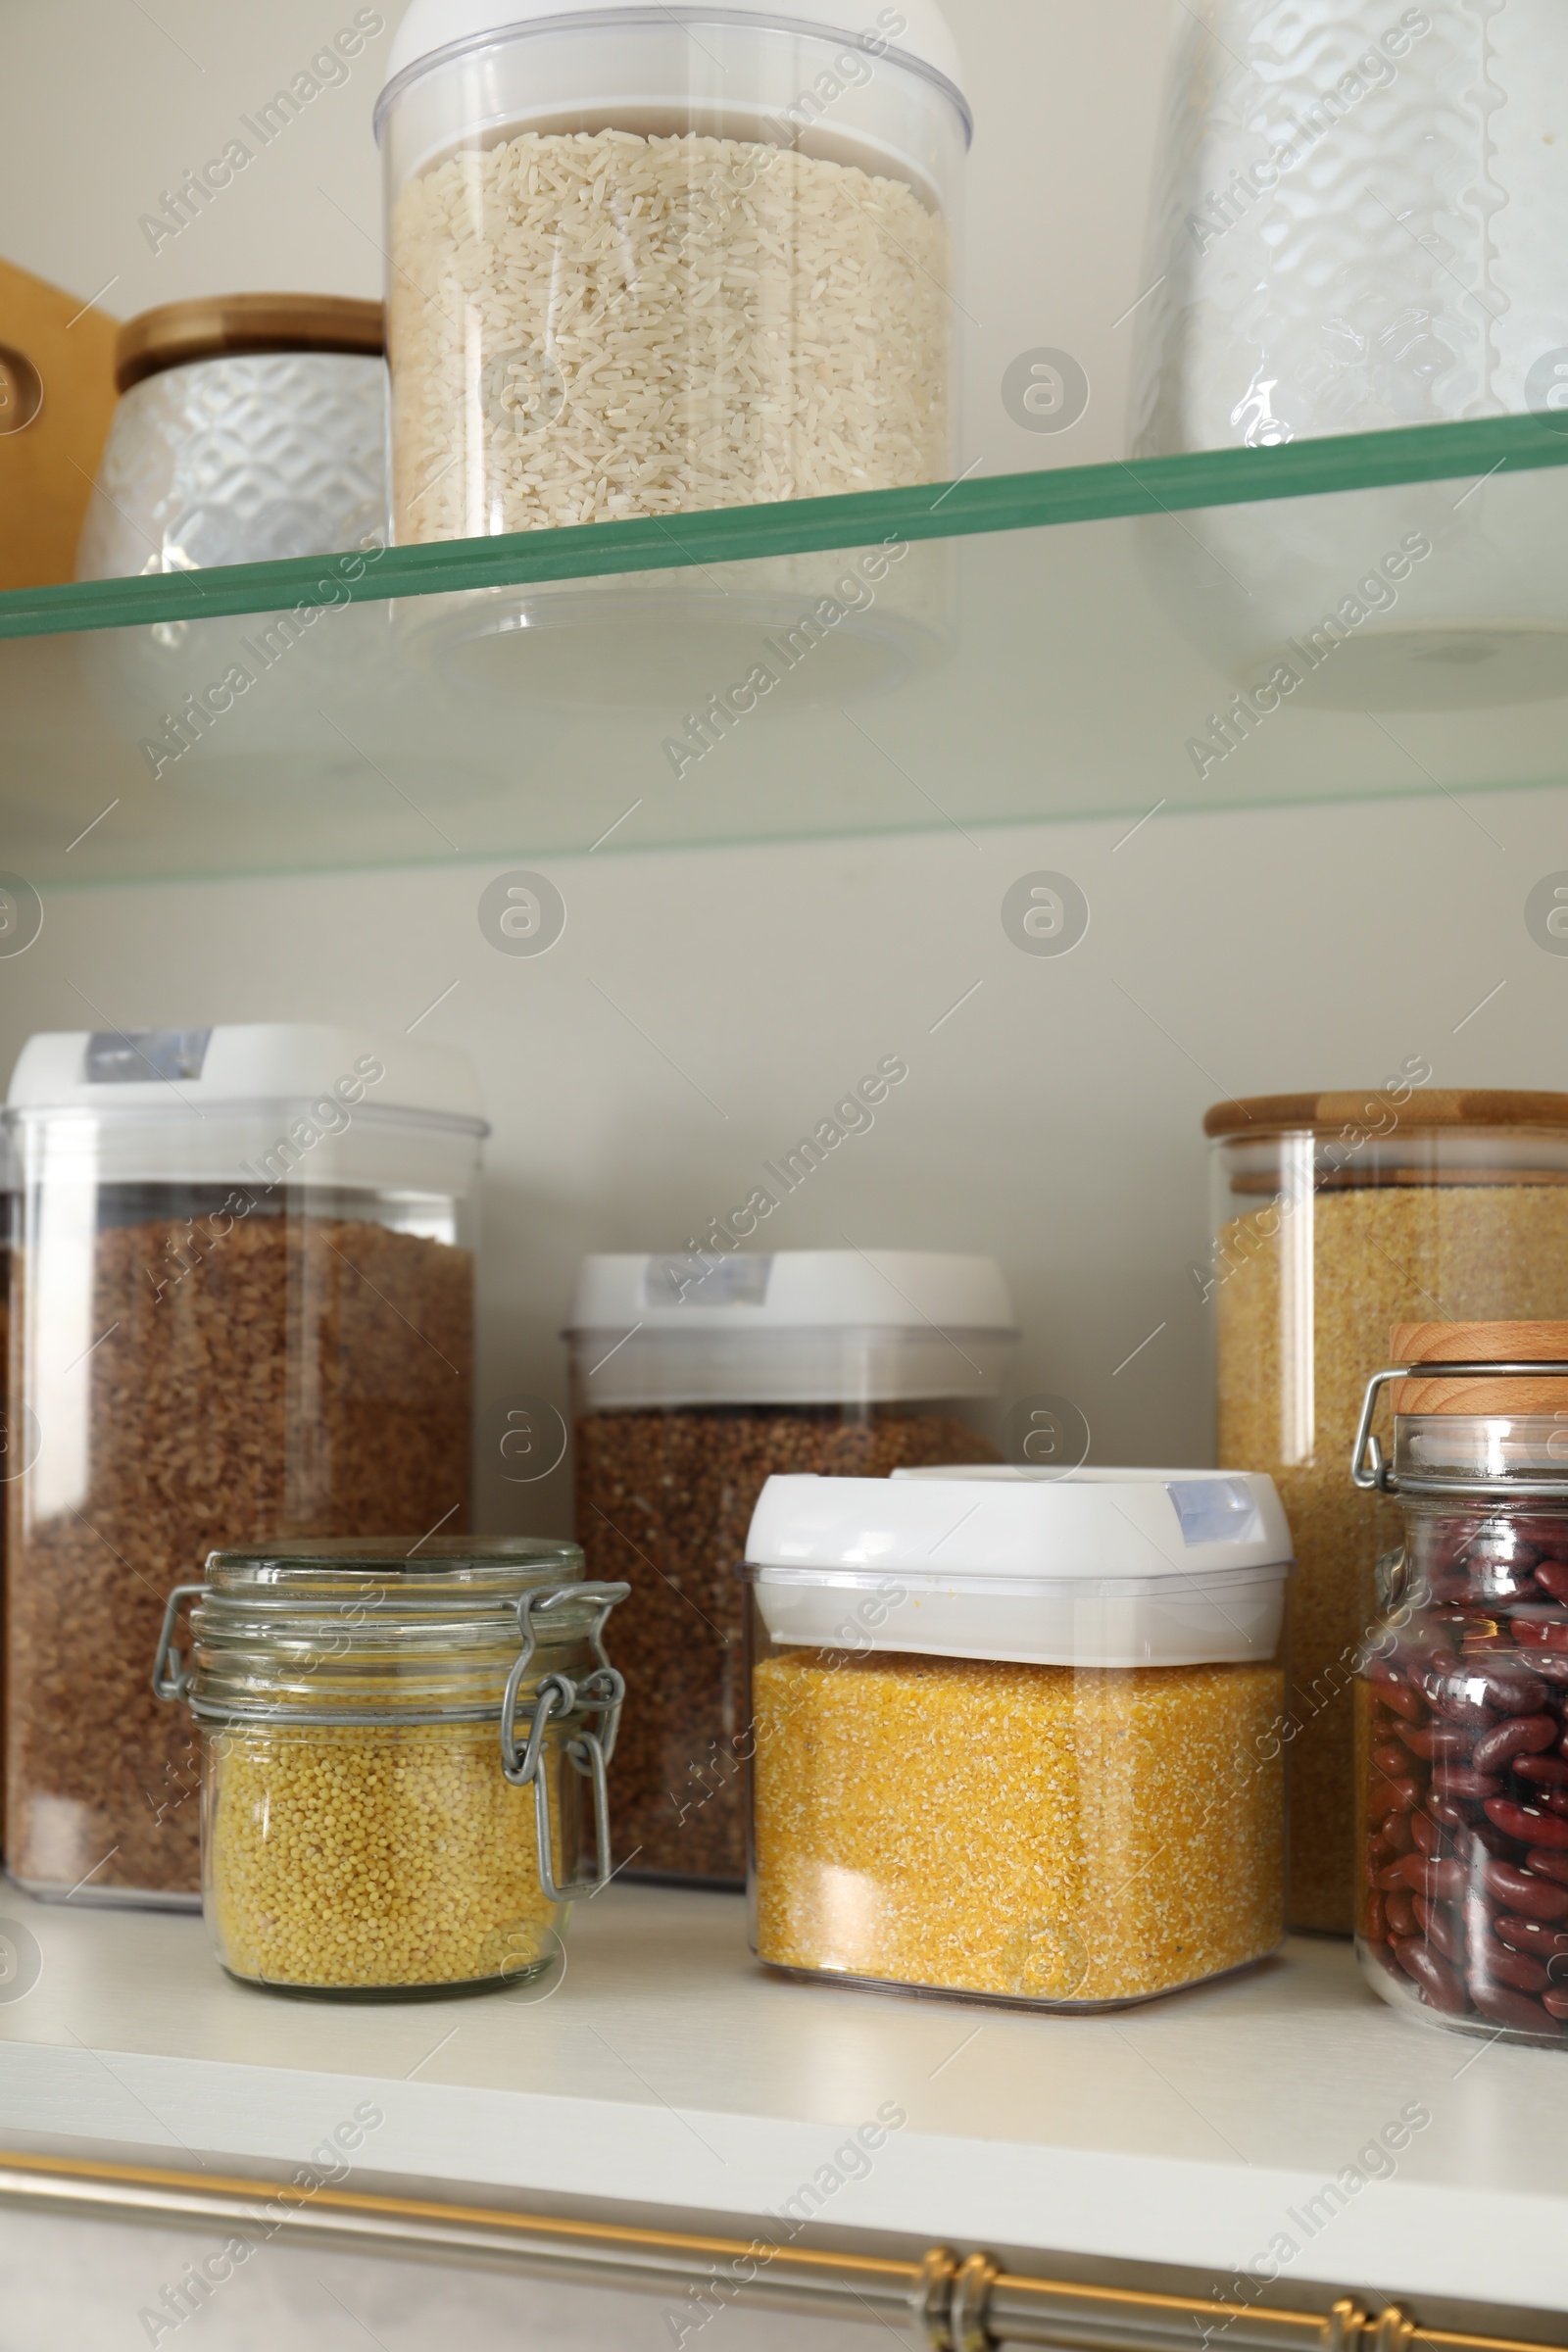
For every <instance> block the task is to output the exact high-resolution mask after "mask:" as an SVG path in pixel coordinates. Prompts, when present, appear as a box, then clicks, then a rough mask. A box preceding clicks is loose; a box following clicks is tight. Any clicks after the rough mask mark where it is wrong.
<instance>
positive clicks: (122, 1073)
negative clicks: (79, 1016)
mask: <svg viewBox="0 0 1568 2352" xmlns="http://www.w3.org/2000/svg"><path fill="white" fill-rule="evenodd" d="M212 1037H213V1033H212V1030H211V1029H95V1030H94V1031H93V1033H92V1035H91V1037H89V1038H88V1040H87V1058H86V1061H85V1063H84V1065H83V1068H82V1073H81V1074H82V1077H83V1079H84V1080H85V1082H86V1084H87V1085H88V1086H130V1085H133V1084H135V1083H137V1082H138V1081H139V1082H142V1083H145V1082H146V1080H147V1079H149V1078H199V1077H200V1076H201V1074H202V1063H203V1062H204V1061H205V1060H206V1059H207V1049H208V1047H209V1045H211V1043H212Z"/></svg>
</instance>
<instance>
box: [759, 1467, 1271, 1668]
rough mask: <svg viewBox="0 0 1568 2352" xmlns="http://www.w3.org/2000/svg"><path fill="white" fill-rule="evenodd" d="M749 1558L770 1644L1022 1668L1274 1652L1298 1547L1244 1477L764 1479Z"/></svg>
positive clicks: (962, 1472)
mask: <svg viewBox="0 0 1568 2352" xmlns="http://www.w3.org/2000/svg"><path fill="white" fill-rule="evenodd" d="M746 1556H747V1559H748V1561H749V1562H750V1563H752V1566H753V1568H754V1571H755V1583H756V1589H757V1595H758V1602H759V1606H760V1610H761V1613H762V1618H763V1622H764V1623H765V1625H766V1627H767V1631H768V1633H769V1635H770V1636H771V1638H772V1639H773V1640H774V1641H775V1642H786V1643H800V1644H809V1645H810V1646H812V1647H816V1648H825V1649H828V1650H835V1649H836V1650H843V1649H846V1648H848V1649H850V1650H852V1651H865V1650H873V1649H886V1650H900V1651H911V1652H919V1653H924V1654H931V1655H940V1656H946V1657H964V1658H993V1659H999V1660H1002V1659H1005V1660H1008V1661H1012V1662H1016V1663H1019V1664H1025V1665H1061V1666H1083V1667H1097V1668H1098V1667H1130V1666H1176V1665H1199V1664H1204V1663H1223V1662H1227V1661H1228V1662H1242V1661H1248V1660H1250V1661H1253V1662H1257V1661H1262V1660H1266V1659H1270V1658H1272V1657H1273V1656H1274V1654H1275V1651H1276V1649H1277V1646H1278V1642H1279V1637H1280V1627H1281V1621H1282V1616H1283V1608H1284V1587H1285V1578H1286V1574H1287V1572H1288V1570H1289V1567H1290V1563H1291V1556H1292V1555H1291V1536H1290V1529H1289V1527H1288V1525H1287V1523H1286V1518H1285V1513H1284V1510H1283V1508H1282V1506H1281V1503H1280V1499H1279V1496H1278V1495H1277V1494H1276V1492H1275V1489H1274V1482H1273V1480H1272V1479H1269V1478H1265V1477H1263V1476H1261V1475H1260V1474H1258V1473H1256V1472H1252V1471H1238V1470H1225V1471H1220V1470H1121V1469H1082V1470H1078V1471H1075V1472H1073V1473H1072V1474H1071V1475H1070V1476H1068V1477H1064V1478H1060V1477H1058V1478H1054V1477H1051V1476H1049V1475H1045V1474H1042V1473H1040V1472H1036V1471H1030V1470H1021V1469H1020V1470H1014V1469H1008V1468H999V1469H990V1468H976V1469H963V1468H954V1469H942V1470H927V1471H907V1472H904V1471H896V1472H895V1473H894V1475H893V1476H892V1477H891V1478H888V1479H876V1478H818V1477H813V1476H803V1475H797V1474H793V1473H792V1474H789V1475H785V1476H780V1477H774V1478H770V1479H769V1480H768V1482H767V1485H766V1486H765V1487H764V1488H763V1490H762V1494H761V1497H760V1501H759V1502H758V1505H757V1509H756V1511H755V1513H754V1514H753V1518H752V1525H751V1533H750V1536H749V1539H748V1543H747V1551H746Z"/></svg>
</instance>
